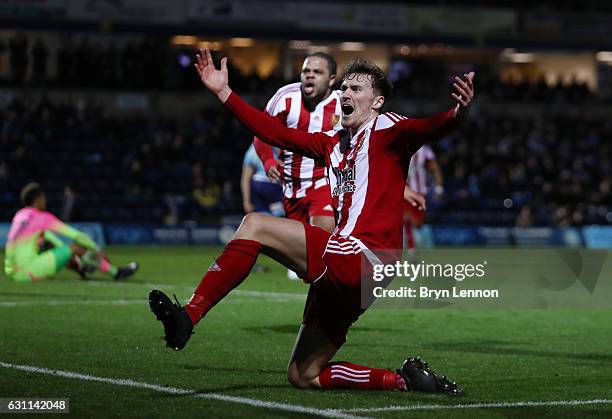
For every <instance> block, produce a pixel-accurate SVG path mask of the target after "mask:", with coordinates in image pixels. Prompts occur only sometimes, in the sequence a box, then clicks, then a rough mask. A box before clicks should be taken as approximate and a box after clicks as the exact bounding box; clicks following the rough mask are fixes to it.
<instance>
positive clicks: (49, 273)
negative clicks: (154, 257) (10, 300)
mask: <svg viewBox="0 0 612 419" xmlns="http://www.w3.org/2000/svg"><path fill="white" fill-rule="evenodd" d="M21 202H22V204H23V206H24V208H22V209H20V210H19V211H18V212H17V214H15V217H13V221H12V224H11V228H10V230H9V234H8V240H7V244H6V259H5V262H4V271H5V273H6V276H7V277H9V278H11V279H13V280H14V281H19V282H35V281H40V280H43V279H46V278H52V277H53V276H54V275H55V274H57V273H58V272H59V271H61V270H62V269H63V268H64V267H66V266H67V265H68V264H69V263H70V262H72V261H74V260H75V259H76V260H79V268H78V269H77V271H78V272H79V273H80V274H81V276H84V274H85V273H86V272H87V270H88V268H90V267H93V268H94V269H96V268H97V269H99V270H100V271H102V272H105V273H107V274H109V275H111V276H112V277H113V278H115V279H117V280H122V279H126V278H127V277H129V276H131V275H133V274H134V273H135V272H136V270H137V269H138V264H137V263H136V262H131V263H130V264H128V265H127V266H126V267H123V268H117V267H116V266H113V265H111V263H110V262H109V260H108V258H107V257H106V256H105V255H104V254H103V253H102V252H101V250H100V248H99V247H98V245H97V244H96V243H95V242H94V241H93V240H92V239H91V238H90V237H89V236H88V235H86V234H85V233H83V232H81V231H79V230H77V229H75V228H72V227H70V226H69V225H67V224H65V223H63V222H61V221H60V220H59V219H58V218H57V217H56V216H54V215H53V214H51V213H50V212H48V211H46V207H47V200H46V197H45V194H44V192H43V190H42V188H41V187H40V185H39V184H38V183H30V184H28V185H26V186H25V187H24V188H23V190H22V191H21ZM56 234H59V235H61V236H64V237H67V238H68V239H70V240H73V241H74V243H72V244H70V245H67V244H65V243H64V242H63V241H62V240H61V239H60V238H59V237H58V236H56ZM45 249H46V250H45ZM81 261H82V263H81Z"/></svg>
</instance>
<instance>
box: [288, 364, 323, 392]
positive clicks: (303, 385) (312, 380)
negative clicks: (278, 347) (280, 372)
mask: <svg viewBox="0 0 612 419" xmlns="http://www.w3.org/2000/svg"><path fill="white" fill-rule="evenodd" d="M287 379H288V380H289V382H290V383H291V385H293V387H295V388H299V389H308V388H319V387H320V385H318V381H317V376H312V377H311V376H309V375H308V374H304V373H301V372H300V370H299V369H298V367H297V365H296V364H295V363H291V364H290V365H289V367H288V368H287Z"/></svg>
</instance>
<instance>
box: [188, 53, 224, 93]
mask: <svg viewBox="0 0 612 419" xmlns="http://www.w3.org/2000/svg"><path fill="white" fill-rule="evenodd" d="M195 68H196V70H197V71H198V75H199V76H200V80H202V83H204V86H206V87H207V88H208V90H210V91H211V92H213V93H214V94H215V95H217V97H218V98H219V100H221V102H225V101H226V100H227V98H228V97H229V95H230V94H231V93H232V91H231V89H230V88H229V84H228V76H227V57H223V58H222V59H221V69H220V70H217V69H216V68H215V64H214V63H213V59H212V56H211V55H210V50H209V49H208V48H200V52H199V53H198V54H196V63H195Z"/></svg>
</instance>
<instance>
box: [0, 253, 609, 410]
mask: <svg viewBox="0 0 612 419" xmlns="http://www.w3.org/2000/svg"><path fill="white" fill-rule="evenodd" d="M218 251H219V249H215V248H196V247H189V248H181V247H114V248H112V247H111V248H109V249H108V253H109V256H110V257H111V260H113V261H114V262H115V263H117V264H125V263H127V262H129V261H130V260H138V261H139V262H140V263H141V270H140V271H139V272H138V274H137V275H136V276H135V277H134V278H133V279H130V280H129V282H127V283H114V282H113V281H111V280H109V279H108V278H106V277H105V276H103V275H101V274H96V275H95V278H94V280H93V281H80V280H79V279H77V276H76V274H74V273H73V272H68V271H66V272H64V273H62V274H61V275H59V276H58V277H57V278H56V279H54V280H50V281H45V282H41V283H38V284H16V283H12V282H10V281H7V280H6V279H3V280H1V281H0V303H2V304H0V324H1V325H2V326H1V330H2V331H1V339H0V362H5V363H10V364H18V365H30V366H35V367H41V368H48V369H54V370H64V371H71V372H77V373H81V374H88V375H92V376H99V377H109V378H114V379H132V380H134V381H138V382H145V383H151V384H157V385H161V386H171V387H178V388H182V389H189V390H194V391H198V392H203V393H214V394H222V395H226V396H236V397H241V398H249V399H257V400H261V401H271V402H277V403H285V404H289V405H299V406H306V407H310V408H316V409H337V410H347V409H356V408H368V409H371V408H381V407H387V406H403V407H406V408H414V407H415V406H419V405H455V404H474V403H501V402H509V403H517V402H525V401H565V400H593V399H611V398H612V353H611V351H610V348H611V347H612V322H611V321H610V318H611V314H612V310H606V309H597V310H594V309H593V310H588V309H580V310H578V309H573V310H572V309H549V310H544V309H540V310H402V309H384V310H383V309H380V310H371V311H369V312H367V313H366V314H365V315H363V316H362V317H361V319H360V320H359V321H358V322H357V323H356V324H355V326H354V327H353V328H352V329H351V331H350V333H349V337H348V342H347V344H346V345H345V346H344V347H343V348H342V349H341V350H340V352H339V353H338V355H337V356H336V358H335V359H337V360H349V361H352V362H355V363H358V364H364V365H368V366H373V367H386V368H393V369H394V368H397V367H398V366H399V365H400V364H401V362H402V360H403V359H404V358H405V357H406V356H407V355H410V356H413V355H420V356H422V357H423V358H424V359H426V360H427V361H428V362H429V363H430V364H431V365H432V367H433V368H434V370H438V371H441V372H443V373H445V374H447V375H448V376H449V377H451V378H452V379H455V380H457V381H458V382H459V383H460V384H461V385H462V386H463V387H464V389H465V390H466V396H465V397H463V398H460V399H451V398H448V397H445V396H438V395H423V394H411V393H399V392H364V391H300V390H295V389H293V388H292V387H291V386H290V385H289V383H288V382H287V380H286V378H285V367H286V363H287V360H288V358H289V355H290V351H291V348H292V346H293V343H294V340H295V336H296V332H297V330H298V328H299V323H300V320H301V314H302V309H303V303H304V299H305V293H306V290H307V287H306V286H305V285H304V284H302V283H301V282H299V281H289V280H287V279H286V270H285V269H284V268H283V267H281V266H280V265H278V264H276V263H274V262H273V261H271V260H269V259H266V258H264V257H261V258H260V263H262V264H263V265H265V266H267V267H268V268H269V271H268V272H266V273H253V274H252V275H251V276H250V277H249V278H248V279H247V280H246V281H245V282H244V283H243V284H242V285H241V286H240V288H239V290H240V292H238V293H235V294H230V296H229V297H228V298H227V299H226V300H224V301H222V302H221V303H220V304H219V305H218V306H217V307H215V308H214V309H213V310H212V311H211V312H210V313H209V315H208V316H207V317H206V318H205V319H204V320H203V321H202V322H201V323H200V324H199V325H198V327H196V329H195V332H196V333H195V335H194V336H193V337H192V339H191V341H190V342H189V344H188V345H187V347H186V348H185V350H183V351H181V352H173V351H171V350H169V349H167V348H165V347H164V342H163V341H162V340H161V336H162V329H161V325H160V324H159V323H158V322H157V321H156V320H155V319H154V317H153V314H152V313H150V311H149V308H148V304H147V302H146V298H147V294H148V290H149V289H151V284H159V286H157V287H158V288H159V289H161V290H163V291H165V292H166V293H168V294H172V293H176V294H177V296H178V297H179V299H180V300H182V301H184V300H186V299H187V298H189V296H190V295H191V293H192V291H193V289H194V288H195V286H196V285H197V283H198V281H199V279H200V278H201V275H202V274H203V273H204V272H205V270H206V269H207V268H208V266H209V265H210V263H211V262H212V260H213V258H214V257H215V256H216V255H217V252H218ZM252 291H263V292H271V293H282V294H266V293H253V292H252ZM286 294H292V295H286ZM293 294H294V295H293ZM11 302H14V303H16V304H15V305H10V304H9V303H11ZM0 377H1V379H0V397H68V398H70V411H71V415H72V416H75V417H98V416H104V417H107V416H127V417H147V418H151V417H160V418H162V417H186V416H192V417H193V416H196V417H200V416H206V417H219V416H222V417H246V416H265V417H290V416H304V415H305V414H304V413H297V412H296V413H293V412H290V411H286V410H279V409H276V408H266V407H255V406H249V405H244V404H240V403H235V402H230V401H222V400H213V399H210V398H201V397H192V396H189V395H176V394H166V393H162V392H157V391H153V390H148V389H140V388H132V387H125V386H118V385H116V384H109V383H96V382H88V381H82V380H78V379H74V378H65V377H57V376H51V375H46V374H38V373H32V372H25V371H18V370H14V369H9V368H0ZM348 413H349V414H352V415H357V416H369V417H389V418H393V417H404V416H408V415H410V416H411V417H426V418H430V417H466V418H468V417H469V418H472V417H504V418H505V417H511V418H512V417H550V418H558V417H610V416H611V415H612V404H609V403H604V404H598V405H581V406H567V405H561V406H525V407H504V408H478V409H452V410H443V409H436V408H432V409H427V410H416V411H406V410H397V411H377V412H348Z"/></svg>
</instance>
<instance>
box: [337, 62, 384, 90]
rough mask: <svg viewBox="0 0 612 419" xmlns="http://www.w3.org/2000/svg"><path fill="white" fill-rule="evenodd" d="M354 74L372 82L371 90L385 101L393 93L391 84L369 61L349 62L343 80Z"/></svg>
mask: <svg viewBox="0 0 612 419" xmlns="http://www.w3.org/2000/svg"><path fill="white" fill-rule="evenodd" d="M356 74H365V75H367V76H368V78H369V79H370V81H371V82H372V89H374V90H375V91H376V93H378V94H379V95H381V96H384V98H385V99H388V98H389V96H390V95H391V92H392V91H393V84H392V83H391V80H389V79H388V78H387V75H386V74H385V72H384V71H382V69H381V68H380V67H379V66H377V65H376V64H374V63H373V62H371V61H367V60H362V59H361V58H357V59H354V60H352V61H350V62H349V63H348V64H347V65H346V67H344V80H347V79H350V78H351V77H353V76H354V75H356Z"/></svg>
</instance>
